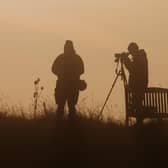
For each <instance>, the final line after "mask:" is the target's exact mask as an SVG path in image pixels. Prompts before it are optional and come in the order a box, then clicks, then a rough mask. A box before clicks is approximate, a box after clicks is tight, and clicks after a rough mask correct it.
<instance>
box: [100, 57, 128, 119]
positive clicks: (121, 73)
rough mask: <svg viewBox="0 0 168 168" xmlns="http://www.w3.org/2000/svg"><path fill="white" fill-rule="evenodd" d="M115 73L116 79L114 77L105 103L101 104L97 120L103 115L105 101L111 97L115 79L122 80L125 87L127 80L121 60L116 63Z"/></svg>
mask: <svg viewBox="0 0 168 168" xmlns="http://www.w3.org/2000/svg"><path fill="white" fill-rule="evenodd" d="M119 65H120V69H119ZM115 73H116V77H115V79H114V81H113V83H112V87H111V89H110V91H109V93H108V95H107V98H106V99H105V102H104V104H103V107H102V109H101V110H100V113H99V115H98V119H100V117H101V116H102V114H103V111H104V108H105V106H106V104H107V101H108V100H109V98H110V95H111V93H112V91H113V89H114V86H115V84H116V82H117V79H118V78H119V77H121V80H123V84H124V87H125V86H126V85H127V79H126V75H125V72H124V66H123V61H122V60H121V58H119V60H118V61H117V66H116V70H115Z"/></svg>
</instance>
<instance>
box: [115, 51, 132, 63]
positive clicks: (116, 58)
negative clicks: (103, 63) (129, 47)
mask: <svg viewBox="0 0 168 168" xmlns="http://www.w3.org/2000/svg"><path fill="white" fill-rule="evenodd" d="M128 55H129V53H128V52H123V53H116V54H115V62H119V60H120V58H124V57H128Z"/></svg>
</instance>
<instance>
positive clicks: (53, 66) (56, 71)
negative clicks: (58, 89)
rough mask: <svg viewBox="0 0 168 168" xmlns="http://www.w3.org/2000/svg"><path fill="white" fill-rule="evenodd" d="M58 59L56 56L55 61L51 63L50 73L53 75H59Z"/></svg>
mask: <svg viewBox="0 0 168 168" xmlns="http://www.w3.org/2000/svg"><path fill="white" fill-rule="evenodd" d="M59 62H60V57H59V56H58V57H57V58H56V59H55V61H54V62H53V64H52V67H51V71H52V73H54V74H55V75H57V76H58V75H59V73H60V65H59V64H60V63H59Z"/></svg>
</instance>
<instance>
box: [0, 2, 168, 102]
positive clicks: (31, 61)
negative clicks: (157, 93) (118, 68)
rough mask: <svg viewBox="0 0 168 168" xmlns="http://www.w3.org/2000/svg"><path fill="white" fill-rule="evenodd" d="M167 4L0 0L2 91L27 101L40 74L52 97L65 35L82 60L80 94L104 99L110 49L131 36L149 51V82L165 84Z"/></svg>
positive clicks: (109, 72) (125, 43)
mask: <svg viewBox="0 0 168 168" xmlns="http://www.w3.org/2000/svg"><path fill="white" fill-rule="evenodd" d="M167 9H168V1H166V0H162V1H159V0H141V1H138V0H47V1H46V0H29V1H27V0H5V1H0V68H1V71H0V76H1V85H0V91H1V93H3V94H6V95H8V96H9V97H10V98H11V99H13V100H17V101H22V102H24V101H26V102H27V100H28V99H29V98H31V97H32V93H33V81H34V80H35V79H36V78H37V77H40V78H41V80H42V83H43V85H44V87H45V94H47V95H48V97H49V98H50V99H53V89H54V86H55V79H56V78H55V76H54V75H53V74H52V73H51V70H50V69H51V65H52V62H53V61H54V59H55V57H56V56H57V55H58V54H60V53H61V52H62V51H63V45H64V42H65V40H66V39H71V40H73V41H74V44H75V48H76V50H77V52H78V54H79V55H81V57H82V58H83V60H84V61H85V68H86V73H85V75H84V76H82V78H84V79H86V80H87V82H88V90H87V91H85V92H84V93H82V97H87V96H89V97H92V98H94V99H95V101H103V99H104V98H105V96H106V94H107V92H108V90H109V88H110V86H111V83H112V81H113V79H114V77H115V74H114V70H115V64H114V53H115V52H122V51H125V50H126V49H127V46H128V44H129V42H131V41H136V42H137V43H138V44H139V46H140V48H144V49H145V50H146V52H147V54H148V60H149V68H150V69H149V75H150V85H152V86H162V87H168V78H167V76H166V72H168V66H167V65H168V63H167V61H168V59H167V57H168V55H167V49H168V47H167V45H168V10H167ZM118 85H122V84H121V83H119V84H118ZM119 88H120V86H117V89H118V90H116V91H115V93H114V95H115V96H113V97H114V98H115V100H117V101H116V102H115V100H114V102H115V103H114V104H117V102H118V99H119V100H120V98H121V97H120V94H121V91H120V90H121V88H120V89H119ZM119 97H120V98H119ZM117 98H118V99H117ZM119 103H120V102H118V104H119Z"/></svg>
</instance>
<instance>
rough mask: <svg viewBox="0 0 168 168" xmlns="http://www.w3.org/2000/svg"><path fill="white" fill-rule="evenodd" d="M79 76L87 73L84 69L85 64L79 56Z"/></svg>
mask: <svg viewBox="0 0 168 168" xmlns="http://www.w3.org/2000/svg"><path fill="white" fill-rule="evenodd" d="M78 70H79V71H78V72H79V75H82V74H83V73H84V72H85V68H84V62H83V60H82V58H81V57H80V56H79V69H78Z"/></svg>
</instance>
